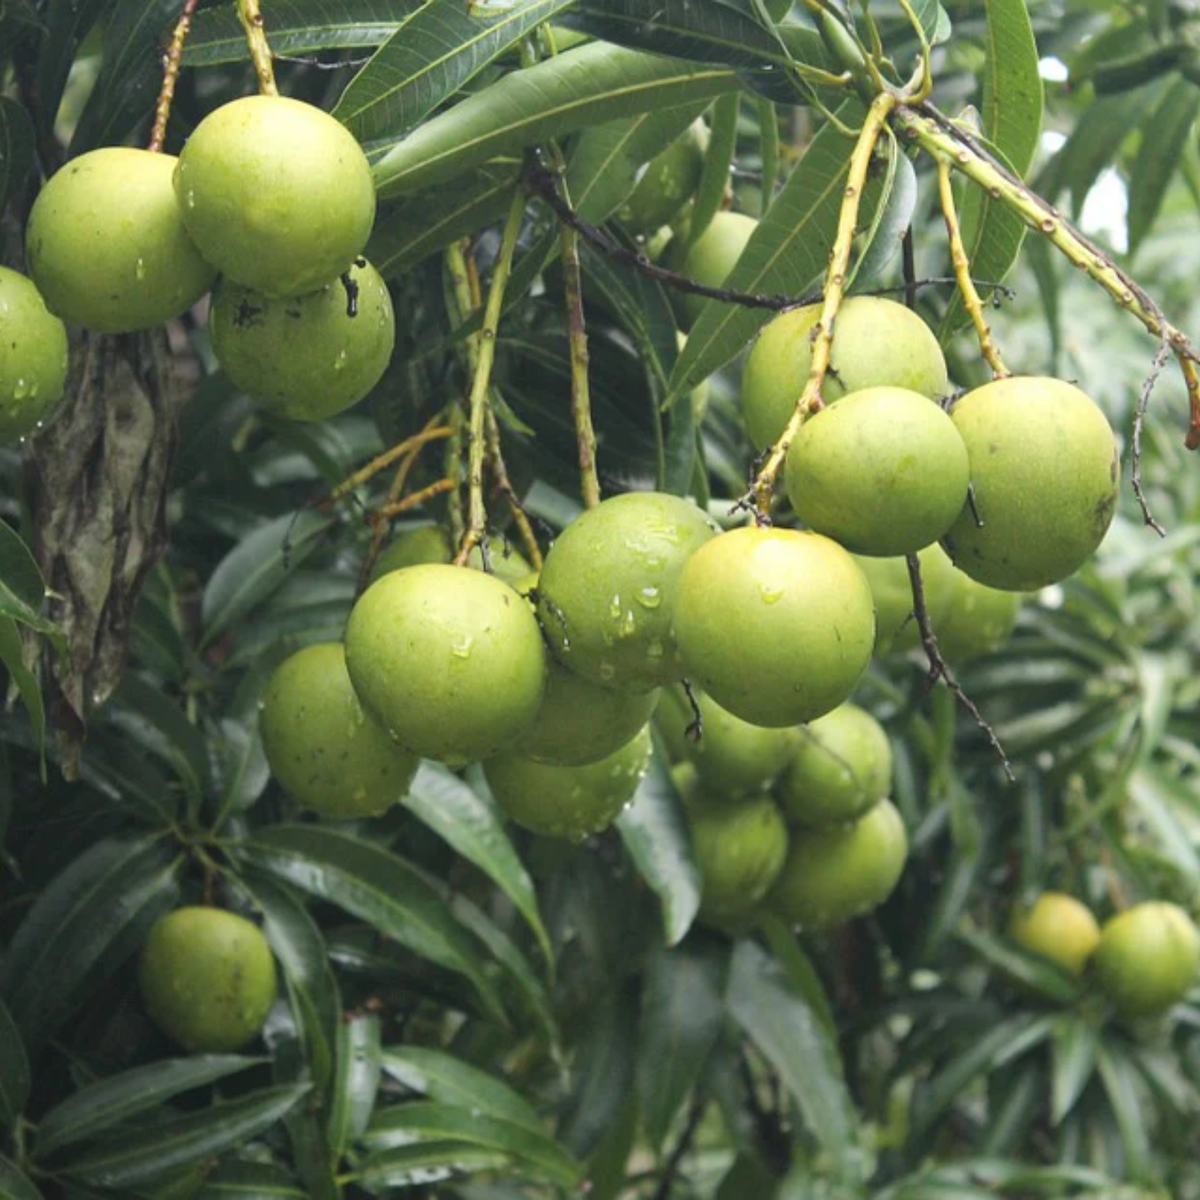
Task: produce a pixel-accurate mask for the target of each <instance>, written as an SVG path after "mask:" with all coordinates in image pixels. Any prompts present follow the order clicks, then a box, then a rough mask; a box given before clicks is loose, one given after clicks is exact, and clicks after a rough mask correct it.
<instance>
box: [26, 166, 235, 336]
mask: <svg viewBox="0 0 1200 1200" xmlns="http://www.w3.org/2000/svg"><path fill="white" fill-rule="evenodd" d="M175 162H176V160H175V159H174V158H172V157H171V156H170V155H169V154H152V153H151V152H150V151H149V150H134V149H131V148H129V147H126V146H107V147H105V148H104V149H102V150H92V151H89V152H88V153H87V154H81V155H80V156H79V157H78V158H73V159H71V161H70V162H68V163H67V164H66V166H64V167H62V168H61V169H60V170H59V171H58V172H57V173H56V174H55V175H54V176H53V177H52V178H51V179H50V181H49V182H48V183H47V184H46V186H45V187H44V188H42V190H41V192H40V193H39V194H38V198H37V200H36V201H35V202H34V205H33V211H32V212H31V213H30V214H29V228H28V230H27V231H26V235H25V249H26V255H27V258H28V262H29V274H30V275H31V276H32V277H33V281H34V283H36V284H37V286H38V290H39V291H40V292H41V293H42V296H43V297H44V298H45V301H46V307H47V308H48V309H50V311H51V312H53V313H57V314H58V316H60V317H62V318H63V320H65V321H74V322H76V323H77V324H79V325H83V326H85V327H86V328H88V329H94V330H96V331H97V332H99V333H130V332H132V331H133V330H137V329H150V328H153V327H154V326H155V325H161V324H162V323H163V322H164V321H169V320H171V319H172V318H173V317H177V316H179V315H180V313H183V312H186V311H187V309H189V308H191V306H192V305H193V304H195V303H196V301H197V300H199V299H200V297H201V296H203V295H204V293H205V292H207V291H208V289H209V288H210V287H211V286H212V283H213V280H214V279H215V278H216V275H217V272H216V268H215V267H213V266H211V265H210V264H209V263H208V262H206V261H205V260H204V259H203V258H202V257H201V256H200V251H199V250H198V249H197V248H196V245H195V244H194V243H193V241H192V239H191V238H190V237H189V236H188V234H187V230H186V229H185V228H184V225H183V221H182V220H181V219H180V215H179V206H178V205H177V204H176V203H175V195H174V192H173V191H172V190H171V175H172V172H173V171H174V169H175Z"/></svg>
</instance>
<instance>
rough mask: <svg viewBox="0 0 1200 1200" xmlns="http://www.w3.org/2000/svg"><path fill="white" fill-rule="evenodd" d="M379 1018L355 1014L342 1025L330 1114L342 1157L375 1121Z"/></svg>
mask: <svg viewBox="0 0 1200 1200" xmlns="http://www.w3.org/2000/svg"><path fill="white" fill-rule="evenodd" d="M379 1032H380V1031H379V1018H378V1017H377V1016H376V1015H375V1014H374V1013H353V1014H347V1016H346V1017H345V1018H344V1019H343V1020H342V1021H341V1023H340V1024H339V1025H338V1031H337V1065H336V1071H335V1074H334V1081H333V1104H332V1106H331V1109H330V1113H329V1149H330V1150H331V1151H332V1152H333V1157H334V1159H340V1158H341V1157H342V1155H343V1154H345V1152H346V1148H347V1147H348V1146H349V1145H350V1143H351V1142H352V1141H354V1140H355V1139H357V1138H358V1137H360V1136H361V1135H362V1133H363V1131H364V1130H365V1129H366V1128H367V1125H368V1124H369V1123H370V1120H371V1113H372V1112H373V1111H374V1109H375V1096H376V1094H377V1093H378V1091H379V1077H380V1074H381V1067H380V1042H379Z"/></svg>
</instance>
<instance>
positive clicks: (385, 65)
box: [333, 0, 575, 141]
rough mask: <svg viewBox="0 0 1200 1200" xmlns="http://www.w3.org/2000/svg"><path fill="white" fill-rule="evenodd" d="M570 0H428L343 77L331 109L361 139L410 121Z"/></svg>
mask: <svg viewBox="0 0 1200 1200" xmlns="http://www.w3.org/2000/svg"><path fill="white" fill-rule="evenodd" d="M574 2H575V0H517V2H516V3H514V4H503V5H497V6H496V7H494V8H492V7H489V6H488V5H487V4H479V5H473V4H463V3H461V0H429V2H428V3H427V4H423V5H422V6H421V7H420V8H418V9H416V10H415V11H414V12H412V13H411V14H410V15H409V16H408V17H407V18H406V19H405V20H404V21H403V22H402V23H401V25H400V26H399V28H398V29H397V30H396V32H395V33H394V34H393V35H392V36H391V38H389V40H388V41H387V42H385V43H384V45H382V46H381V47H380V48H379V49H378V50H377V51H376V52H375V54H374V56H373V57H372V58H371V61H370V62H368V63H367V65H366V66H365V67H363V69H362V70H361V71H359V73H358V74H357V75H356V76H355V77H354V78H353V79H352V80H351V81H350V82H349V84H347V85H346V90H345V91H344V92H343V93H342V95H341V99H340V100H338V102H337V106H336V107H335V108H334V110H333V115H334V116H335V117H337V119H338V120H339V121H341V122H343V123H344V124H345V125H346V127H347V128H348V129H349V130H350V132H351V133H353V134H354V135H355V136H356V137H358V138H359V139H360V140H363V141H367V140H369V139H373V138H380V137H384V136H386V135H388V134H393V135H394V134H396V133H402V132H404V131H405V130H408V129H412V128H413V127H414V126H415V125H417V124H419V123H420V122H421V121H422V120H423V119H424V118H425V117H427V116H428V115H429V114H430V113H431V112H432V111H433V110H434V109H435V108H437V107H438V105H440V104H441V103H442V102H443V101H444V100H446V99H447V98H449V97H450V96H452V95H454V93H455V92H457V91H458V90H459V89H460V88H461V87H462V86H463V85H464V84H466V83H467V82H469V81H470V80H471V79H473V78H474V77H475V76H476V75H477V74H478V73H479V72H480V71H481V70H482V69H483V68H484V67H485V66H487V65H488V63H490V62H492V61H493V60H495V59H496V58H498V57H499V56H500V55H501V54H503V53H504V52H505V51H506V50H507V49H508V48H509V47H510V46H512V45H513V44H514V43H515V42H517V41H519V40H520V39H521V38H523V37H525V36H526V34H528V33H529V32H530V30H533V29H536V28H537V26H539V25H540V24H542V22H543V21H549V20H551V19H552V18H554V17H555V16H556V15H558V14H559V13H560V12H561V11H562V10H563V9H565V8H569V7H570V6H571V5H572V4H573V3H574Z"/></svg>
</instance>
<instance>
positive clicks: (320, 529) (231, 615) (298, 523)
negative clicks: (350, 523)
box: [202, 509, 333, 646]
mask: <svg viewBox="0 0 1200 1200" xmlns="http://www.w3.org/2000/svg"><path fill="white" fill-rule="evenodd" d="M332 524H333V522H332V520H331V519H330V518H329V517H324V516H321V515H320V514H319V513H315V512H312V511H311V510H307V509H306V510H305V511H303V512H301V513H299V514H297V515H295V516H285V517H278V518H276V520H274V521H269V522H268V523H267V524H266V525H261V526H259V527H258V528H257V529H255V530H254V531H253V532H251V533H249V534H248V535H247V536H246V537H245V538H244V539H243V540H242V541H241V542H239V543H238V545H236V546H235V547H234V548H233V549H232V550H231V551H230V552H229V553H228V554H227V555H226V556H225V558H224V559H222V560H221V562H220V563H219V564H218V565H217V569H216V570H215V571H213V573H212V575H211V577H210V578H209V581H208V585H207V586H206V587H205V589H204V604H203V614H202V615H203V620H204V638H203V641H202V646H208V645H211V644H212V642H213V641H214V640H215V639H216V638H218V637H219V636H220V635H221V634H222V633H224V632H225V631H226V630H227V629H228V628H230V626H232V625H233V624H234V623H235V622H237V621H239V620H241V618H243V617H244V616H246V614H247V613H249V612H251V611H252V610H253V609H254V608H255V607H256V606H257V605H259V604H261V603H262V602H263V601H264V600H266V599H267V598H268V597H269V596H270V595H271V594H272V593H274V592H275V591H276V590H277V589H278V588H279V587H280V585H281V584H282V583H283V582H284V580H285V579H286V578H287V576H288V574H289V572H291V571H294V570H295V569H296V567H297V566H299V564H300V563H302V562H303V561H304V560H305V559H306V558H307V557H308V556H309V555H310V554H312V552H313V551H314V550H315V549H316V548H317V544H318V542H319V540H320V539H321V538H322V537H323V536H324V534H325V533H326V531H327V530H328V529H329V528H330V527H331V526H332Z"/></svg>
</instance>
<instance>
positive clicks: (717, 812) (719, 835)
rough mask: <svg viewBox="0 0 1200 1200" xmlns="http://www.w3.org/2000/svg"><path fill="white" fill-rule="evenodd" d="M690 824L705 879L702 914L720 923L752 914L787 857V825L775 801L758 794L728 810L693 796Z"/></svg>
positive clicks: (724, 804) (724, 805) (729, 805)
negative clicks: (730, 918)
mask: <svg viewBox="0 0 1200 1200" xmlns="http://www.w3.org/2000/svg"><path fill="white" fill-rule="evenodd" d="M688 821H689V824H690V825H691V829H692V847H693V849H694V851H695V854H696V865H697V866H698V867H699V868H700V874H701V875H702V876H703V879H704V887H703V892H702V898H701V912H702V913H703V914H704V915H705V916H706V917H709V918H717V919H721V918H729V917H734V916H738V915H740V914H742V913H745V912H749V911H750V910H752V909H753V908H754V907H755V906H756V905H757V904H758V902H759V901H760V900H761V899H762V898H763V897H764V896H765V895H766V894H767V892H768V891H769V890H770V887H771V885H772V884H773V883H774V882H775V880H776V878H777V877H778V875H779V872H780V870H781V869H782V868H783V863H784V860H785V858H786V857H787V848H788V833H787V826H786V825H785V824H784V822H783V818H782V817H781V816H780V815H779V809H778V808H776V806H775V802H774V801H773V800H771V798H770V797H769V796H761V795H760V796H755V797H751V798H749V799H747V800H745V801H744V802H742V803H741V804H732V805H731V804H726V803H723V802H720V801H714V800H712V799H708V798H702V796H701V794H697V795H696V796H694V797H693V798H692V802H691V804H690V806H689V808H688Z"/></svg>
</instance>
